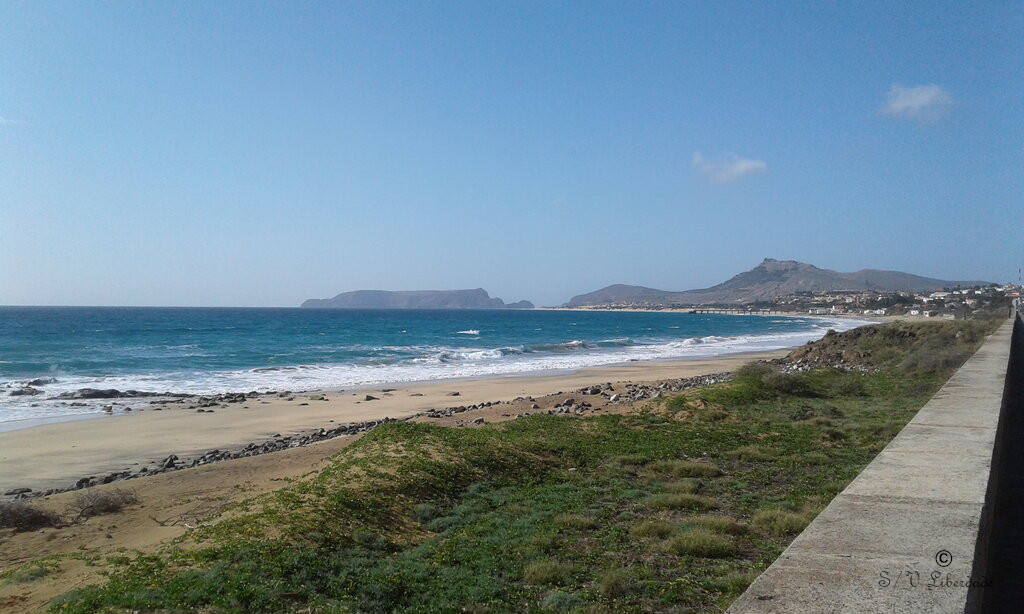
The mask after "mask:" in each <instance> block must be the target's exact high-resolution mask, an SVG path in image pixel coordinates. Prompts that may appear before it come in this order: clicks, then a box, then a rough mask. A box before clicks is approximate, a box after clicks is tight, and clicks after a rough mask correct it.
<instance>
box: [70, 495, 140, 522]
mask: <svg viewBox="0 0 1024 614" xmlns="http://www.w3.org/2000/svg"><path fill="white" fill-rule="evenodd" d="M138 502H139V497H138V495H136V494H135V491H132V490H122V489H117V488H115V489H113V490H93V489H89V490H85V491H83V492H81V493H79V494H78V495H76V496H75V499H74V500H73V501H72V502H71V505H70V506H69V507H68V512H69V513H70V514H73V515H74V516H75V519H76V520H80V519H82V518H91V517H93V516H102V515H103V514H114V513H116V512H120V511H121V510H122V509H124V506H126V505H131V504H133V503H138Z"/></svg>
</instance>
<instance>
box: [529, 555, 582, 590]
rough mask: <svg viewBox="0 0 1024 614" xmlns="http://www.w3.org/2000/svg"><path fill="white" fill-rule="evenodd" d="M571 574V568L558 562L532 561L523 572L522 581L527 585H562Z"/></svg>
mask: <svg viewBox="0 0 1024 614" xmlns="http://www.w3.org/2000/svg"><path fill="white" fill-rule="evenodd" d="M570 574H572V567H571V566H570V565H567V564H565V563H560V562H558V561H534V562H532V563H530V564H529V565H527V566H526V569H524V570H523V581H524V582H526V583H527V584H538V585H557V584H563V583H565V581H566V580H568V579H569V575H570Z"/></svg>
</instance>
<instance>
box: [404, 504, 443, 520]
mask: <svg viewBox="0 0 1024 614" xmlns="http://www.w3.org/2000/svg"><path fill="white" fill-rule="evenodd" d="M411 514H412V517H413V518H415V519H416V520H419V521H420V522H424V523H426V522H430V521H431V520H433V519H435V518H437V516H438V509H437V506H436V505H432V504H430V503H419V504H417V505H414V506H412V512H411Z"/></svg>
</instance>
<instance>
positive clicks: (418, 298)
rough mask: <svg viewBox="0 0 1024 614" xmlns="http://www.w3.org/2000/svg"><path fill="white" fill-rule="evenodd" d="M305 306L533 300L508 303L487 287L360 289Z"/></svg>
mask: <svg viewBox="0 0 1024 614" xmlns="http://www.w3.org/2000/svg"><path fill="white" fill-rule="evenodd" d="M302 307H315V308H320V309H533V303H531V302H530V301H518V302H515V303H510V304H508V305H506V304H505V302H504V301H503V300H501V299H500V298H491V297H490V295H488V294H487V291H486V290H484V289H483V288H477V289H475V290H405V291H397V292H391V291H387V290H356V291H355V292H342V293H341V294H339V295H338V296H335V297H334V298H311V299H309V300H307V301H303V303H302Z"/></svg>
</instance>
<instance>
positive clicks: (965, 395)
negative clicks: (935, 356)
mask: <svg viewBox="0 0 1024 614" xmlns="http://www.w3.org/2000/svg"><path fill="white" fill-rule="evenodd" d="M1022 515H1024V318H1022V317H1021V316H1019V315H1018V316H1015V317H1014V318H1013V319H1011V320H1008V321H1007V322H1006V324H1004V325H1003V326H1001V327H1000V328H999V329H998V330H997V331H996V332H995V333H993V334H992V335H991V336H990V337H989V338H988V339H987V340H986V341H985V343H984V344H983V345H982V347H981V348H980V349H979V350H978V352H977V353H976V354H975V355H974V356H973V357H972V358H971V359H970V360H968V361H967V362H966V363H965V364H964V365H963V366H962V367H961V368H960V369H959V370H958V371H957V372H956V373H955V374H954V375H953V377H951V378H950V379H949V381H948V382H947V383H946V384H945V385H944V386H943V387H942V389H941V390H939V392H938V393H936V395H935V396H934V397H933V398H932V399H931V400H930V401H929V402H928V403H927V404H926V405H925V406H924V407H923V408H921V410H920V411H919V412H918V413H917V415H916V416H915V417H914V419H913V420H911V421H910V423H909V424H907V426H906V427H905V428H904V429H903V430H902V431H901V432H900V433H899V435H897V436H896V438H895V439H893V440H892V442H891V443H890V444H889V445H888V446H887V447H886V448H885V449H884V450H883V451H882V452H880V453H879V454H878V456H877V457H876V458H875V460H874V461H872V462H871V463H870V464H869V465H868V466H867V467H866V468H865V469H864V471H863V472H861V474H860V475H859V476H857V478H856V479H854V481H853V482H851V483H850V484H849V486H847V488H846V489H845V490H844V491H843V492H842V493H840V494H839V495H838V496H836V498H835V499H833V500H832V502H831V503H830V504H829V505H828V507H826V508H825V510H824V511H822V512H821V514H819V515H818V517H817V518H816V519H815V520H814V521H813V522H812V523H811V524H810V525H809V526H808V527H807V529H805V530H804V531H803V533H801V534H800V535H799V536H798V537H797V538H796V539H795V540H794V541H793V543H792V544H790V546H789V547H788V548H787V549H786V550H785V552H783V553H782V555H781V556H780V557H779V558H778V559H777V560H776V561H775V562H774V563H772V565H771V566H770V567H769V568H768V569H767V570H766V571H765V572H764V573H763V574H761V576H760V577H759V578H757V579H756V580H755V581H754V582H753V584H751V585H750V587H749V588H748V589H747V591H746V592H745V593H744V594H743V595H742V596H741V597H740V598H739V599H738V600H737V601H736V602H734V603H733V605H732V606H731V607H730V608H729V610H728V613H730V614H753V613H780V614H782V613H785V614H815V613H822V614H825V613H830V614H831V613H846V612H849V613H851V614H852V613H857V614H862V613H864V612H899V613H903V612H906V613H908V614H909V613H914V614H918V613H949V614H952V613H954V612H955V613H958V614H959V613H969V614H974V613H982V612H983V613H985V614H1001V613H1003V612H1006V613H1009V612H1019V611H1021V603H1024V525H1022V524H1021V523H1020V518H1021V517H1022Z"/></svg>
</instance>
